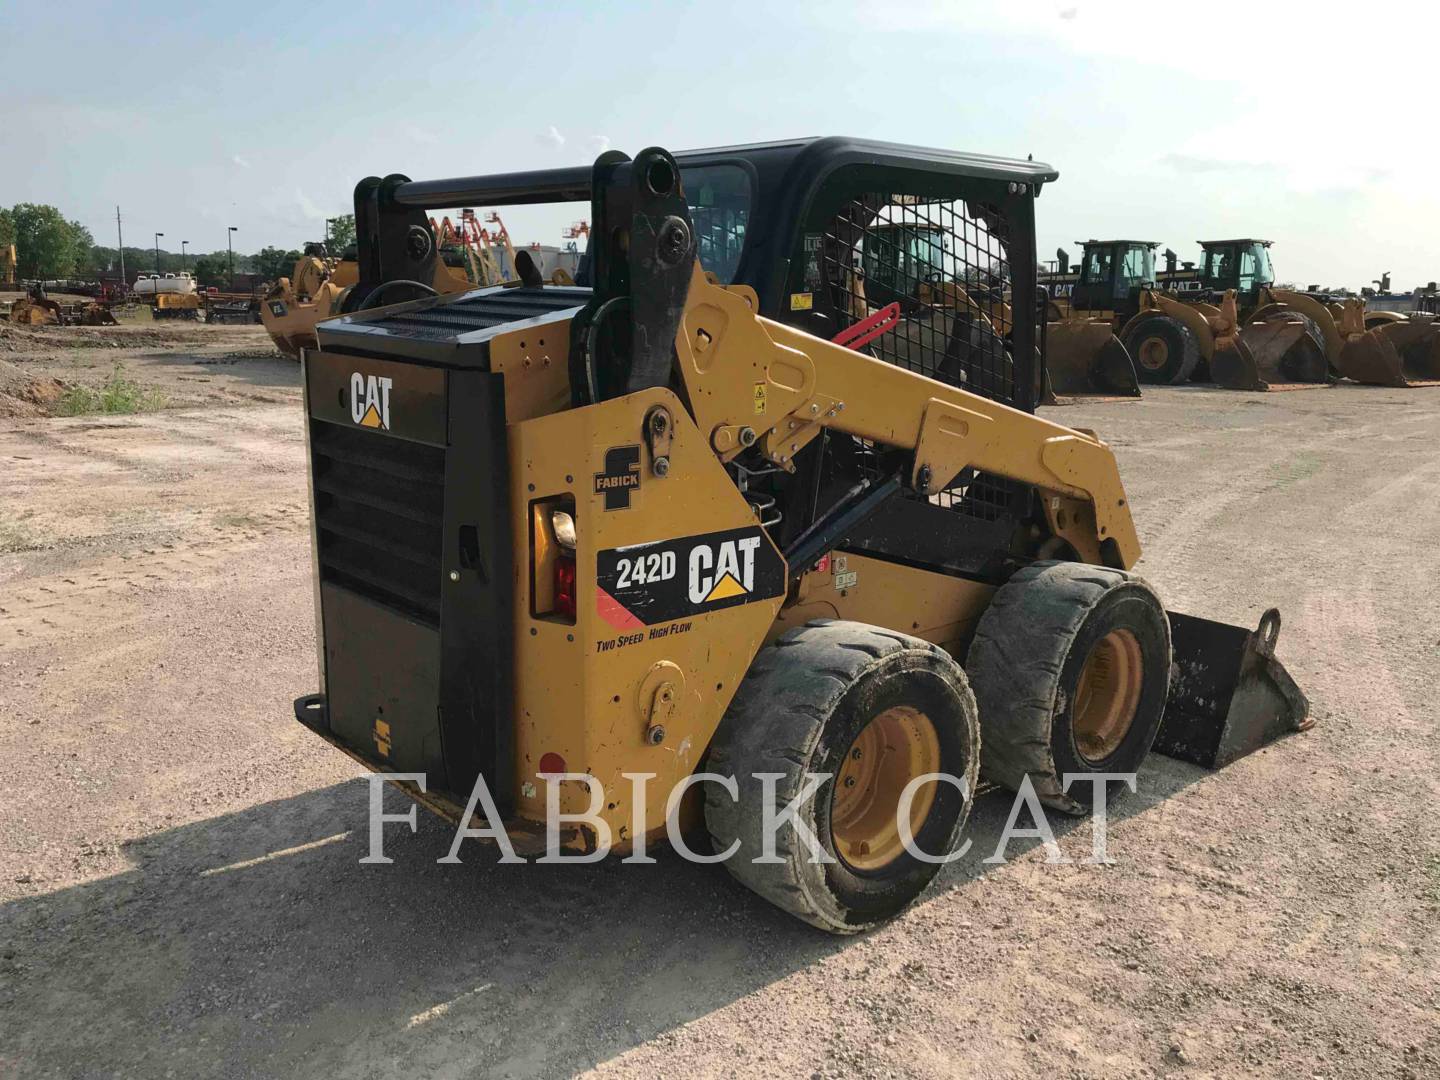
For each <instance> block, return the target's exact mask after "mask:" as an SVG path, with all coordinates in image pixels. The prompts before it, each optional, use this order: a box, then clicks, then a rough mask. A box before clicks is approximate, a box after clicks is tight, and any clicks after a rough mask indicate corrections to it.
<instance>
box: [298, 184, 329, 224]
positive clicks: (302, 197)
mask: <svg viewBox="0 0 1440 1080" xmlns="http://www.w3.org/2000/svg"><path fill="white" fill-rule="evenodd" d="M295 205H296V206H298V207H299V208H300V213H301V214H303V215H304V216H305V217H306V218H308V219H310V220H315V219H317V218H323V217H324V216H325V211H324V210H322V209H320V207H319V206H318V205H316V203H315V200H314V199H312V198H310V196H309V195H306V194H305V192H303V191H301V190H300V189H299V188H296V189H295Z"/></svg>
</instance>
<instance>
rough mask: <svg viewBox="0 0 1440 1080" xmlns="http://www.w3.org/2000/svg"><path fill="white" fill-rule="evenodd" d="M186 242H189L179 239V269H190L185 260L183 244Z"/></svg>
mask: <svg viewBox="0 0 1440 1080" xmlns="http://www.w3.org/2000/svg"><path fill="white" fill-rule="evenodd" d="M188 243H190V241H189V240H181V241H180V269H181V270H188V269H190V267H189V265H188V264H187V263H186V262H185V245H186V244H188Z"/></svg>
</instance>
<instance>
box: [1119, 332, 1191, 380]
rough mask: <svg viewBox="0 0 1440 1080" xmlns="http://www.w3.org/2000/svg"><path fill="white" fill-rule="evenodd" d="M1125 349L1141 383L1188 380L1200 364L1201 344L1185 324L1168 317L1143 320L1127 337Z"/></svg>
mask: <svg viewBox="0 0 1440 1080" xmlns="http://www.w3.org/2000/svg"><path fill="white" fill-rule="evenodd" d="M1124 345H1125V349H1126V351H1127V352H1129V354H1130V359H1131V360H1133V361H1134V362H1135V375H1136V377H1138V378H1139V380H1140V381H1141V382H1146V383H1155V384H1158V385H1166V384H1169V385H1174V384H1176V383H1183V382H1185V381H1187V380H1188V379H1189V378H1190V376H1191V375H1193V374H1194V372H1195V366H1196V365H1197V364H1199V363H1200V342H1199V341H1197V340H1196V339H1195V334H1194V333H1193V332H1192V331H1191V330H1190V328H1189V327H1188V326H1186V325H1185V324H1184V323H1181V322H1177V321H1176V320H1175V319H1172V318H1170V316H1168V315H1150V316H1147V317H1146V318H1144V319H1141V320H1140V321H1139V322H1138V323H1136V324H1135V326H1133V327H1132V328H1131V329H1130V331H1129V332H1128V333H1127V334H1126V335H1125V341H1124Z"/></svg>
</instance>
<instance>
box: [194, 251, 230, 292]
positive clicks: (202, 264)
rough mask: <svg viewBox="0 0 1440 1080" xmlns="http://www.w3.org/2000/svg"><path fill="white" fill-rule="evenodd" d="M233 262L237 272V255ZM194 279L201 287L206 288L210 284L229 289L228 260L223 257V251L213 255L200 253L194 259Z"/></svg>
mask: <svg viewBox="0 0 1440 1080" xmlns="http://www.w3.org/2000/svg"><path fill="white" fill-rule="evenodd" d="M235 263H236V267H237V270H236V272H237V273H239V269H238V267H239V263H240V260H239V258H238V257H237V258H236V260H235ZM195 280H196V281H198V282H199V283H200V287H201V288H202V289H203V288H208V287H209V286H211V285H213V286H215V288H217V289H221V290H227V289H229V288H230V261H229V259H227V258H226V257H225V252H223V251H221V252H219V253H217V254H213V255H201V256H200V257H199V258H198V259H196V260H195Z"/></svg>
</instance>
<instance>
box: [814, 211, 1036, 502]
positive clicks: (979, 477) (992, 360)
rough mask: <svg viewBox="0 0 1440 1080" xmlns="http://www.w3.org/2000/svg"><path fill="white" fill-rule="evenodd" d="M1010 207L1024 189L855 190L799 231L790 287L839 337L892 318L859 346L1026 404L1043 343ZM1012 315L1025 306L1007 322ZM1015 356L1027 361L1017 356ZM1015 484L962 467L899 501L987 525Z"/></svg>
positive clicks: (1023, 234) (864, 469)
mask: <svg viewBox="0 0 1440 1080" xmlns="http://www.w3.org/2000/svg"><path fill="white" fill-rule="evenodd" d="M1020 205H1023V208H1024V212H1025V213H1027V214H1028V213H1029V212H1030V204H1029V202H1028V197H1027V198H1026V199H1024V200H1018V199H1017V200H1012V201H1011V202H1010V203H1009V204H1008V205H1007V206H1001V205H999V204H996V203H990V202H985V201H982V200H979V199H975V198H963V197H959V196H957V195H956V194H954V193H953V192H952V193H950V194H947V195H943V196H937V195H935V194H933V193H932V194H928V195H921V194H912V193H909V192H905V191H882V192H874V191H872V192H866V193H864V194H861V195H859V196H857V197H855V198H852V199H850V200H849V201H848V202H845V203H844V204H843V205H842V206H841V208H840V210H839V212H838V213H836V214H835V215H834V216H833V217H831V218H829V219H828V221H826V222H825V223H824V224H823V226H820V227H817V226H816V225H812V228H811V229H810V231H807V232H806V233H805V234H804V236H803V241H802V243H803V252H802V253H801V254H802V259H801V265H802V266H803V268H804V270H803V274H804V279H803V281H801V282H795V283H794V284H795V285H799V286H800V287H801V288H802V289H803V290H804V291H805V292H808V293H809V294H810V295H811V297H812V298H813V303H814V305H815V309H816V313H817V314H821V315H824V316H826V317H827V318H828V319H829V320H830V322H829V325H830V326H833V327H834V328H835V329H837V330H838V331H839V333H840V334H841V335H842V336H843V335H844V334H845V332H846V331H849V332H851V333H854V332H855V330H856V328H858V327H860V326H861V324H867V325H869V326H871V327H876V326H878V325H880V324H881V323H882V322H890V316H894V315H897V314H898V318H896V319H894V321H893V322H892V323H890V325H889V328H888V329H886V330H885V331H884V332H883V333H880V334H879V335H878V336H877V337H875V338H874V339H873V340H871V341H870V342H869V343H868V344H866V345H864V346H862V347H861V351H863V352H865V353H868V354H869V355H871V356H874V357H876V358H877V359H880V360H884V361H886V362H888V363H891V364H895V365H897V366H899V367H903V368H906V369H908V370H910V371H915V372H918V373H919V374H922V375H925V376H928V377H929V378H932V379H936V380H939V381H941V382H945V383H949V384H950V385H952V386H956V387H959V388H961V389H964V390H968V391H970V392H971V393H974V394H978V395H980V396H982V397H986V398H989V399H991V400H993V401H999V402H1002V403H1004V404H1007V405H1012V406H1015V407H1017V408H1022V409H1026V410H1027V411H1028V410H1030V409H1031V408H1033V404H1034V400H1035V394H1034V389H1035V387H1034V382H1035V376H1036V372H1037V364H1038V353H1037V349H1043V335H1044V327H1045V319H1044V317H1043V300H1044V293H1043V292H1042V291H1040V290H1037V288H1036V287H1035V267H1034V252H1033V249H1032V248H1031V246H1030V245H1031V243H1032V238H1031V235H1030V231H1029V219H1028V218H1026V219H1025V220H1024V222H1023V223H1022V222H1017V223H1016V227H1014V228H1012V226H1011V221H1010V218H1009V217H1007V213H1006V211H1007V209H1010V210H1012V211H1014V210H1016V208H1017V207H1018V206H1020ZM1022 224H1023V226H1024V227H1020V226H1021V225H1022ZM1012 234H1013V235H1012ZM1012 239H1013V240H1014V241H1015V242H1014V243H1012ZM792 287H793V285H792ZM1017 311H1019V312H1027V313H1029V317H1028V318H1027V319H1022V320H1021V324H1020V325H1018V326H1017V325H1016V321H1015V315H1014V313H1015V312H1017ZM1017 355H1019V356H1021V357H1022V358H1027V359H1025V360H1024V361H1022V362H1021V363H1019V364H1017V363H1016V359H1015V358H1016V356H1017ZM857 449H858V451H859V452H858V453H857V455H856V457H855V462H856V465H857V466H858V467H859V471H860V472H861V474H862V475H868V476H870V477H871V478H872V479H879V478H880V476H881V475H882V473H884V472H885V471H886V469H887V468H888V467H892V466H891V463H889V462H885V461H884V460H883V457H882V455H881V454H879V453H877V452H876V448H874V447H870V446H866V445H863V444H862V445H860V446H859V447H857ZM949 479H950V478H942V477H937V478H936V480H937V481H938V482H939V483H940V484H946V482H947V480H949ZM1027 491H1028V489H1027V488H1026V487H1025V485H1022V484H1017V483H1015V482H1012V481H1009V480H1006V479H1003V478H1001V477H996V476H989V475H986V474H983V473H976V472H974V471H973V470H966V471H965V472H963V473H961V474H960V475H959V476H958V477H955V478H954V479H953V481H951V482H949V483H948V485H947V486H946V487H945V488H944V489H943V490H940V491H938V492H936V493H934V494H931V495H930V496H928V498H927V497H925V496H919V495H915V494H913V493H911V494H910V496H909V497H911V498H915V499H924V500H925V501H928V502H929V503H930V504H931V505H932V506H936V507H939V508H941V509H945V510H950V511H953V512H955V513H958V514H962V515H964V516H966V517H969V518H975V519H979V520H983V521H988V522H998V521H1000V520H1001V519H1002V518H1005V517H1007V516H1011V515H1013V514H1015V513H1016V512H1018V511H1019V510H1021V509H1022V507H1023V500H1024V499H1025V498H1026V497H1027Z"/></svg>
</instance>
